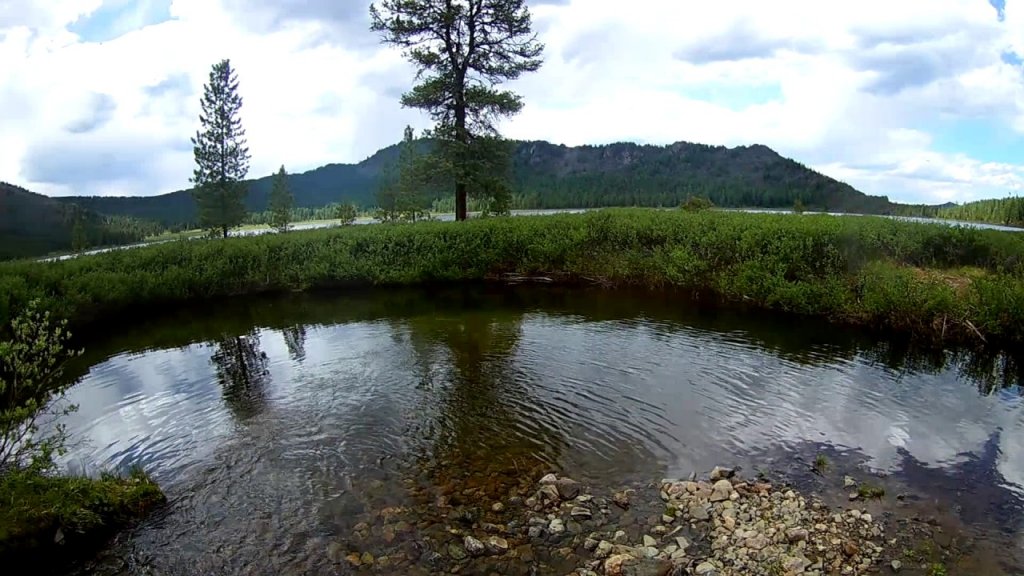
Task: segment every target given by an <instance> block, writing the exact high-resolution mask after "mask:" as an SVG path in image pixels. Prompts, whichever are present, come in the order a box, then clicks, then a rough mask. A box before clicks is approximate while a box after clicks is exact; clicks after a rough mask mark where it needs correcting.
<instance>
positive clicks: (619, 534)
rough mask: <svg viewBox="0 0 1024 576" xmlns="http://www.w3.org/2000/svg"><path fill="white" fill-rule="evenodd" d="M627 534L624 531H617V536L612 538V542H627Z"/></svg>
mask: <svg viewBox="0 0 1024 576" xmlns="http://www.w3.org/2000/svg"><path fill="white" fill-rule="evenodd" d="M625 541H626V532H625V531H624V530H616V531H615V535H614V536H612V542H625Z"/></svg>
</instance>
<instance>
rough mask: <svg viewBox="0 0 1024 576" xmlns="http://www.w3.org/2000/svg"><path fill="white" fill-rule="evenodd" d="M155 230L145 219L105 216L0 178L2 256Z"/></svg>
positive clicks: (122, 239)
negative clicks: (136, 219)
mask: <svg viewBox="0 0 1024 576" xmlns="http://www.w3.org/2000/svg"><path fill="white" fill-rule="evenodd" d="M61 200H63V199H61ZM153 232H154V227H153V226H147V225H145V224H143V223H141V222H137V221H134V220H131V219H127V218H123V217H116V216H115V217H107V216H103V215H100V214H98V213H96V212H93V211H91V210H83V209H81V208H80V207H79V206H77V205H75V204H70V203H67V202H63V201H58V200H57V199H55V198H50V197H48V196H43V195H42V194H36V193H34V192H29V191H28V190H25V189H24V188H20V187H18V186H14V185H13V184H7V183H6V182H0V260H7V259H11V258H21V257H28V256H39V255H42V254H48V253H50V252H56V251H63V250H71V249H72V247H74V246H75V245H76V244H77V245H78V246H80V247H88V246H105V245H114V244H126V243H129V242H135V241H138V240H141V239H142V238H144V237H145V236H146V235H148V234H151V233H153Z"/></svg>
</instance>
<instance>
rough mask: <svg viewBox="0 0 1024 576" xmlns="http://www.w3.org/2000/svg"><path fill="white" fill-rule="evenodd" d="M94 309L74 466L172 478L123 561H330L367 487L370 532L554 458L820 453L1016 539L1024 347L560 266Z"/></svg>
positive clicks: (161, 567) (555, 464) (635, 477)
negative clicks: (690, 297)
mask: <svg viewBox="0 0 1024 576" xmlns="http://www.w3.org/2000/svg"><path fill="white" fill-rule="evenodd" d="M105 330H106V333H105V334H98V333H94V334H92V335H90V336H89V338H88V341H87V342H86V343H85V344H86V347H87V349H88V353H87V357H86V361H85V362H84V363H83V365H82V366H81V367H79V370H80V372H81V373H82V376H83V378H82V382H81V383H80V384H79V385H78V386H76V387H75V388H73V389H72V392H71V394H70V399H71V401H73V402H75V403H77V404H78V405H79V407H80V409H79V411H78V412H76V413H74V414H73V415H71V416H70V417H69V418H68V420H67V424H68V427H69V431H70V432H71V434H72V436H73V438H75V440H76V444H75V446H74V448H73V450H72V451H71V452H70V453H69V454H68V456H67V460H66V464H67V465H68V466H71V467H73V468H81V469H84V470H86V471H89V472H95V471H97V470H99V469H101V468H126V467H128V466H131V465H134V464H141V465H142V466H144V467H145V468H146V469H147V470H148V471H150V472H151V473H152V475H153V476H154V477H155V478H156V480H157V481H158V482H159V483H160V484H161V485H162V486H163V487H164V488H165V490H166V492H167V494H168V496H169V498H170V506H169V507H168V509H167V510H166V511H164V512H162V513H161V514H158V515H157V517H156V518H154V519H152V520H150V521H149V522H147V523H145V524H144V525H143V526H141V527H140V528H139V529H138V530H136V531H135V532H133V533H130V534H128V535H127V536H126V537H125V538H123V540H122V541H121V542H120V543H118V544H117V545H116V546H115V547H114V551H113V552H112V556H113V557H115V558H117V559H119V563H115V566H116V570H115V572H121V573H156V574H195V573H199V571H205V572H206V573H217V574H270V573H274V574H307V573H325V574H326V573H339V571H341V572H342V573H344V570H345V569H347V564H345V563H344V561H343V560H342V559H341V552H342V551H344V550H347V549H350V548H351V547H352V546H354V544H353V543H352V538H353V537H352V533H353V527H354V526H356V525H357V524H358V523H360V522H364V521H367V520H368V519H370V518H373V517H379V516H380V515H381V514H382V512H381V511H382V510H383V511H384V512H383V513H384V514H388V513H389V512H388V511H389V510H393V509H394V510H397V509H401V510H405V511H410V510H411V511H412V514H413V517H414V520H415V521H414V522H412V526H411V527H410V529H409V531H408V533H407V534H405V535H404V537H402V538H394V536H393V535H392V538H391V539H388V538H387V536H388V535H387V534H384V535H380V534H378V535H377V536H376V537H377V540H376V541H375V542H374V543H373V545H374V546H376V550H377V552H376V553H377V554H380V553H381V550H383V551H384V553H386V552H387V551H388V550H389V549H391V548H397V547H399V546H400V545H403V544H406V543H408V541H410V540H416V541H417V542H420V543H422V542H423V541H428V542H430V541H431V540H430V538H433V536H430V537H428V536H426V535H427V534H431V533H432V532H431V531H432V530H433V531H435V532H436V531H437V529H438V527H439V526H441V525H442V524H443V522H444V519H443V518H441V517H435V516H434V514H435V513H436V507H435V506H434V502H435V499H436V498H438V497H442V498H446V499H450V498H455V499H462V500H466V501H467V502H466V504H467V505H469V504H475V505H480V506H484V507H487V506H489V505H490V503H491V502H492V501H498V500H501V499H503V498H507V497H508V496H509V495H510V494H514V493H516V490H517V489H518V488H517V487H518V486H520V485H521V484H523V483H530V482H532V481H534V480H536V478H537V477H539V475H540V474H543V473H544V472H548V471H558V472H561V473H565V474H568V475H570V476H572V477H574V478H576V479H578V480H581V481H583V482H586V483H589V484H591V485H593V486H599V487H601V486H603V487H609V488H612V489H614V488H615V487H618V486H622V485H625V484H627V483H629V482H637V481H650V480H655V479H658V478H662V477H679V476H686V475H688V474H689V473H690V472H691V471H706V470H708V469H710V468H711V467H712V466H714V465H717V464H729V465H740V466H743V467H744V468H745V469H747V470H755V469H759V468H765V469H777V470H779V469H781V470H783V471H786V470H789V471H794V470H795V471H798V472H796V473H795V474H794V477H797V476H799V475H800V472H799V471H800V470H806V468H807V467H806V463H807V462H808V461H809V460H810V459H813V457H814V455H815V454H817V453H828V454H830V455H832V457H833V458H834V459H835V460H836V462H837V463H843V462H845V463H850V464H849V465H850V466H859V467H860V468H859V469H860V470H861V471H872V472H875V473H884V474H887V475H890V478H891V481H892V482H897V483H899V485H900V486H901V488H903V489H906V490H908V491H910V492H911V493H912V494H916V495H917V496H919V497H920V498H919V499H920V500H922V501H928V502H932V503H935V504H936V507H937V508H941V509H942V510H944V511H947V512H948V513H949V514H951V515H953V516H955V517H956V520H957V521H958V522H962V523H963V525H964V526H966V527H967V528H968V529H972V530H974V529H976V530H978V531H979V532H977V533H978V534H986V535H987V534H1000V535H1003V536H1005V538H1006V542H1009V543H1010V544H1009V546H1010V547H1011V548H1012V547H1017V548H1018V549H1017V550H1013V549H1008V550H1006V553H1007V557H1008V558H1009V557H1012V556H1013V555H1014V554H1016V553H1017V552H1019V547H1020V546H1022V542H1021V540H1020V537H1019V536H1017V533H1018V530H1019V529H1020V528H1021V517H1022V516H1021V502H1022V496H1024V403H1022V395H1021V388H1020V383H1021V374H1022V372H1024V369H1022V367H1021V365H1020V364H1019V363H1017V362H1015V361H1014V360H1013V359H1012V358H1008V357H1006V356H1004V355H996V354H990V355H984V354H982V355H978V354H974V355H972V354H967V353H957V352H948V351H947V352H932V353H930V354H921V353H919V352H916V351H913V349H912V348H911V347H910V346H909V344H908V343H905V342H899V341H889V340H887V341H882V342H879V341H878V339H877V338H873V337H870V336H869V335H867V334H863V333H859V332H853V331H844V330H838V329H836V328H835V327H832V326H829V325H827V324H823V323H821V322H818V321H814V320H809V319H802V318H798V317H792V316H778V315H772V314H765V313H757V312H749V311H747V312H744V311H735V310H734V311H728V310H722V309H713V308H705V309H700V308H696V307H695V306H694V305H693V304H690V303H687V302H686V301H683V300H680V299H679V298H678V297H674V296H671V295H651V294H632V293H627V292H602V291H579V290H576V291H568V290H561V289H494V288H484V287H467V288H460V289H445V290H401V291H394V290H378V291H367V292H359V293H353V294H320V295H299V296H294V297H288V298H259V299H244V300H235V301H225V302H219V303H217V304H213V305H208V306H204V307H200V308H190V309H183V310H173V311H168V312H167V313H166V314H163V315H160V316H155V317H151V318H148V319H132V320H124V321H121V322H116V323H111V324H110V325H109V326H107V327H106V328H105ZM470 501H471V502H470ZM442 528H443V527H442ZM442 531H443V530H442ZM986 537H987V536H986ZM359 545H360V546H362V547H366V546H368V545H369V544H368V543H366V542H361V543H359ZM417 545H421V544H417ZM143 568H144V570H143ZM420 568H421V569H422V570H423V573H429V572H430V567H429V566H426V565H424V566H421V567H420ZM506 569H507V570H508V572H507V573H514V568H513V567H508V568H503V570H506ZM523 573H526V572H523Z"/></svg>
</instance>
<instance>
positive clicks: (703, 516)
mask: <svg viewBox="0 0 1024 576" xmlns="http://www.w3.org/2000/svg"><path fill="white" fill-rule="evenodd" d="M708 508H709V507H708V506H707V505H702V504H696V505H694V506H690V509H689V510H688V512H689V514H690V518H692V519H694V520H698V521H704V520H707V519H709V518H711V512H710V511H709V510H708Z"/></svg>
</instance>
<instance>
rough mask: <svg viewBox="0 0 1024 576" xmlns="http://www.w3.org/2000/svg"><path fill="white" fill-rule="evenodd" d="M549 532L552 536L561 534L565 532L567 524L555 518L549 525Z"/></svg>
mask: <svg viewBox="0 0 1024 576" xmlns="http://www.w3.org/2000/svg"><path fill="white" fill-rule="evenodd" d="M548 532H551V533H552V534H561V533H562V532H565V523H563V522H562V520H561V518H555V519H554V520H552V521H551V523H550V524H548Z"/></svg>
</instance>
